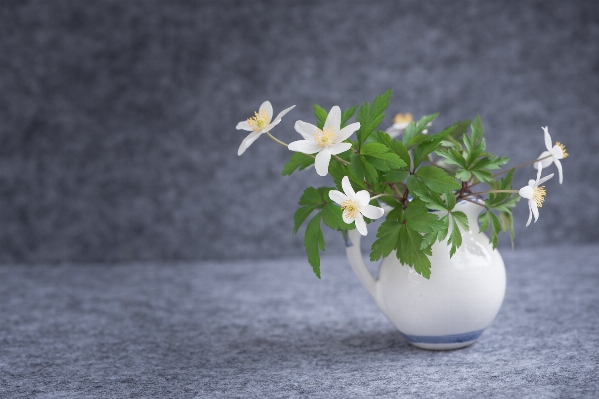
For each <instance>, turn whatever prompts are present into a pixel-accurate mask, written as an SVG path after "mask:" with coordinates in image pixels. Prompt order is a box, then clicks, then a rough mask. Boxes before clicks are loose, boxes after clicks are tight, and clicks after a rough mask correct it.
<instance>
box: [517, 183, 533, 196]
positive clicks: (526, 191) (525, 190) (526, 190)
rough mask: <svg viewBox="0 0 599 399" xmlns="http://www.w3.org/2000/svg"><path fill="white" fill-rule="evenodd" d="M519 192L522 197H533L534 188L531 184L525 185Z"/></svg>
mask: <svg viewBox="0 0 599 399" xmlns="http://www.w3.org/2000/svg"><path fill="white" fill-rule="evenodd" d="M518 194H520V197H522V198H526V199H531V198H532V194H533V188H532V187H531V186H524V187H522V188H521V189H520V190H519V191H518Z"/></svg>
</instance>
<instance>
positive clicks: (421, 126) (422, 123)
mask: <svg viewBox="0 0 599 399" xmlns="http://www.w3.org/2000/svg"><path fill="white" fill-rule="evenodd" d="M437 116H439V114H433V115H425V116H423V117H422V118H420V120H419V121H418V122H412V123H410V124H409V125H408V126H407V127H406V131H405V132H404V134H403V140H402V141H403V143H404V144H405V146H406V147H411V146H412V145H414V144H416V142H414V141H413V140H414V139H415V138H416V137H417V135H418V134H420V133H422V132H423V131H424V130H426V128H427V127H428V124H429V123H432V122H433V121H434V120H435V119H437Z"/></svg>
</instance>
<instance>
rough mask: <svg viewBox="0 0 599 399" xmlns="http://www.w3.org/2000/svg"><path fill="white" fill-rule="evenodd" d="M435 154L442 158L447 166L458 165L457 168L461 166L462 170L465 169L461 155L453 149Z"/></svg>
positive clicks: (465, 165)
mask: <svg viewBox="0 0 599 399" xmlns="http://www.w3.org/2000/svg"><path fill="white" fill-rule="evenodd" d="M436 153H437V155H439V156H440V157H443V160H444V161H445V163H447V164H450V165H458V166H461V167H462V168H466V167H467V164H466V160H465V159H464V157H463V156H462V154H460V153H459V152H457V151H456V150H454V149H446V150H437V151H436Z"/></svg>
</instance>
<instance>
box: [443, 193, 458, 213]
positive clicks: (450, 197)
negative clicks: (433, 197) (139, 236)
mask: <svg viewBox="0 0 599 399" xmlns="http://www.w3.org/2000/svg"><path fill="white" fill-rule="evenodd" d="M445 202H447V210H449V211H451V210H453V208H455V202H456V198H455V195H454V194H453V192H452V191H446V192H445Z"/></svg>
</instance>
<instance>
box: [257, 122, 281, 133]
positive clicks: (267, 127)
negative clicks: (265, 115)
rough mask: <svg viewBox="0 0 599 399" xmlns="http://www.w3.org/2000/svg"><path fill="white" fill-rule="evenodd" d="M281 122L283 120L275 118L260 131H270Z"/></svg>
mask: <svg viewBox="0 0 599 399" xmlns="http://www.w3.org/2000/svg"><path fill="white" fill-rule="evenodd" d="M279 122H281V120H280V119H275V120H274V121H272V122H270V123H269V124H268V125H266V126H265V127H263V128H262V129H261V130H260V131H261V132H263V133H266V132H270V130H271V129H272V128H273V127H275V126H277V125H278V124H279Z"/></svg>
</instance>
